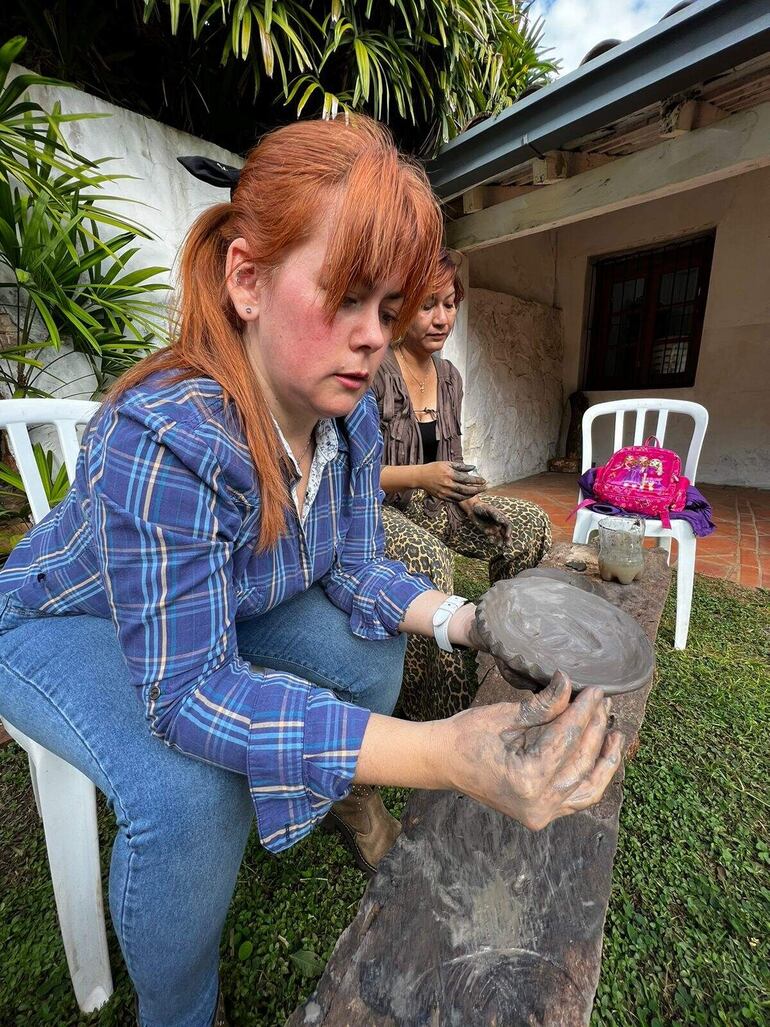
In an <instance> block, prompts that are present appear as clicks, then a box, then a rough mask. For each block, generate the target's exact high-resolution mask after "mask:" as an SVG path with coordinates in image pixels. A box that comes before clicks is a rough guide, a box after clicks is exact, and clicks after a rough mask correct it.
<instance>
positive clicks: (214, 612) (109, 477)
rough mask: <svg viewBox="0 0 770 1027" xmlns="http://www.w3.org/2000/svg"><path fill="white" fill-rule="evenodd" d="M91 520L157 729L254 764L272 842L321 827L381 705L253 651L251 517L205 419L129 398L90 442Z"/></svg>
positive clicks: (134, 671)
mask: <svg viewBox="0 0 770 1027" xmlns="http://www.w3.org/2000/svg"><path fill="white" fill-rule="evenodd" d="M89 499H90V504H91V523H92V527H93V532H94V536H95V542H96V547H97V551H98V557H99V564H100V571H101V575H102V578H103V581H104V587H105V591H106V594H107V598H108V602H109V605H110V610H111V613H112V617H113V621H114V623H115V627H116V631H117V636H118V640H119V642H120V645H121V648H122V651H123V655H124V658H125V661H126V664H127V666H128V669H129V673H130V676H131V680H132V682H133V684H134V685H135V686H136V688H137V690H138V692H139V693H140V695H141V698H142V701H143V702H144V705H145V708H146V712H147V717H148V720H149V722H150V725H151V730H152V731H153V733H154V734H157V735H158V736H159V737H161V738H162V739H164V741H166V742H167V743H168V744H170V745H172V746H174V747H175V748H177V749H179V750H180V751H182V752H184V753H186V754H187V755H189V756H193V757H195V758H197V759H201V760H204V761H206V762H209V763H213V764H215V765H216V766H220V767H223V768H226V769H227V770H231V771H235V772H237V773H241V774H246V775H247V777H248V782H249V787H250V790H251V794H252V797H253V800H254V805H255V809H256V813H257V821H258V827H259V832H260V838H261V840H262V843H263V844H264V845H265V846H266V847H267V848H270V849H272V850H274V851H278V850H280V849H284V848H286V847H288V846H289V845H292V844H293V843H294V842H296V841H298V840H299V839H300V838H301V837H303V835H305V834H307V833H308V832H309V831H310V830H311V829H312V828H313V826H314V825H315V824H316V823H317V821H318V820H319V819H320V818H321V817H322V816H324V814H325V813H326V812H327V811H328V809H329V806H330V805H331V803H332V802H335V801H337V800H338V799H340V798H342V797H344V795H346V794H347V792H348V790H349V788H350V785H351V784H352V779H353V774H354V772H355V767H356V762H357V759H358V752H359V750H360V747H361V744H362V741H363V735H364V731H365V729H366V724H367V721H368V717H369V713H368V711H366V710H362V709H359V708H358V707H355V706H351V705H350V704H347V703H343V702H340V701H339V700H338V699H337V698H336V697H335V696H334V695H333V694H332V693H331V692H329V691H326V690H324V689H319V688H315V687H314V686H311V685H310V684H309V683H308V682H307V681H304V680H302V679H301V678H299V677H296V676H295V675H292V674H289V673H283V672H277V671H270V670H262V671H259V670H256V669H254V668H252V667H250V666H249V665H248V664H247V663H245V662H244V661H243V660H241V659H240V658H239V656H238V652H237V641H236V634H235V612H236V599H235V591H234V585H233V581H232V554H233V547H234V544H235V541H236V538H237V532H238V527H239V524H240V515H239V512H238V509H237V507H236V505H235V504H234V502H233V501H232V499H231V498H230V496H229V493H228V490H227V488H226V486H225V483H224V481H223V472H222V469H221V466H220V463H219V462H218V461H217V459H216V458H215V457H214V455H213V453H212V451H211V449H210V448H209V447H208V446H207V445H206V442H205V441H204V440H202V439H201V433H200V432H197V431H196V430H195V426H189V425H187V426H185V425H179V424H174V423H171V424H169V425H168V426H167V428H166V429H165V430H164V428H160V429H158V428H157V426H155V427H153V428H152V429H150V428H148V427H147V425H146V424H144V423H142V422H141V418H140V419H139V420H137V419H136V418H134V417H132V416H129V415H127V414H126V413H125V412H121V411H119V410H116V411H115V413H114V415H113V416H112V418H111V419H110V420H109V422H108V423H107V425H106V427H105V430H104V433H103V437H102V439H101V440H99V441H98V442H97V443H95V444H94V445H93V447H92V448H91V449H90V451H89Z"/></svg>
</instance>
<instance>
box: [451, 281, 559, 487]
mask: <svg viewBox="0 0 770 1027" xmlns="http://www.w3.org/2000/svg"><path fill="white" fill-rule="evenodd" d="M464 348H465V361H464V367H463V368H462V370H463V374H464V378H465V402H464V408H463V415H464V416H463V425H464V428H463V433H464V437H463V452H464V454H465V457H466V460H468V461H469V462H471V463H475V464H476V465H477V466H478V468H479V472H480V473H481V474H483V475H484V477H485V478H486V479H487V481H488V482H489V483H490V485H499V484H501V483H502V482H506V481H512V480H514V479H516V478H523V477H526V476H527V475H529V474H537V473H539V472H540V471H545V470H546V464H547V461H548V459H549V458H550V457H552V456H555V455H556V447H557V444H558V437H559V425H560V422H561V415H562V405H563V395H562V384H561V381H562V359H563V344H562V325H561V312H560V311H559V310H557V309H556V308H554V307H549V306H545V305H544V304H541V303H535V302H532V301H530V300H523V299H520V298H519V297H517V296H509V295H506V294H505V293H500V292H492V291H491V290H489V289H471V290H470V296H469V298H468V326H467V341H466V345H465V347H464ZM448 355H449V354H448Z"/></svg>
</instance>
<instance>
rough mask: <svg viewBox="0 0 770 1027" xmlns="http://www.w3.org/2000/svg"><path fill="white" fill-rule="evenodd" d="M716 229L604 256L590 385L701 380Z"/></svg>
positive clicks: (596, 279)
mask: <svg viewBox="0 0 770 1027" xmlns="http://www.w3.org/2000/svg"><path fill="white" fill-rule="evenodd" d="M713 252H714V233H713V232H711V233H709V234H708V235H701V236H698V237H697V238H694V239H687V240H684V241H677V242H672V243H668V244H666V245H665V246H661V247H658V248H657V249H650V250H639V251H636V252H634V253H624V254H621V255H620V256H615V257H607V258H602V259H600V260H597V261H596V262H595V263H594V265H593V271H592V279H593V280H592V284H591V307H590V310H589V315H588V360H587V364H586V375H585V384H584V388H586V389H651V388H654V389H659V388H662V389H665V388H682V387H684V386H688V385H693V384H694V383H695V370H696V367H697V365H698V350H699V349H700V339H701V332H702V330H703V315H704V312H705V309H706V297H707V294H708V283H709V274H710V272H711V258H712V255H713Z"/></svg>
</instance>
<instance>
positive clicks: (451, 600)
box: [433, 596, 468, 653]
mask: <svg viewBox="0 0 770 1027" xmlns="http://www.w3.org/2000/svg"><path fill="white" fill-rule="evenodd" d="M467 602H468V600H467V599H465V598H464V597H463V596H447V597H446V599H445V600H444V602H443V603H442V604H441V606H439V608H438V609H437V610H436V612H435V613H434V614H433V636H434V638H435V639H436V644H437V645H438V647H439V649H442V650H443V651H444V652H445V653H453V652H454V648H453V646H452V643H451V642H450V641H449V622H450V621H451V619H452V617H453V615H454V614H455V613H456V612H457V611H458V610H459V609H460V607H461V606H465V604H466V603H467Z"/></svg>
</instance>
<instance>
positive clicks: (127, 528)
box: [0, 118, 620, 1027]
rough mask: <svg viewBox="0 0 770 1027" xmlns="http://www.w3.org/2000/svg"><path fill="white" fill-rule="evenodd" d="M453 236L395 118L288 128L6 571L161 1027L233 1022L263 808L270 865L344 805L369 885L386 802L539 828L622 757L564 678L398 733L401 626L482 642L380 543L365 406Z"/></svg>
mask: <svg viewBox="0 0 770 1027" xmlns="http://www.w3.org/2000/svg"><path fill="white" fill-rule="evenodd" d="M440 232H441V220H440V216H439V212H438V209H437V206H436V203H435V201H434V199H433V197H432V195H431V193H430V189H429V187H428V185H427V182H426V180H425V177H424V175H423V174H422V172H421V171H419V170H418V169H417V168H416V167H415V166H414V165H413V164H411V163H409V162H407V161H405V160H402V159H401V158H399V156H398V154H397V153H396V151H395V150H394V148H393V146H392V144H391V142H390V140H389V138H388V137H387V135H386V133H385V132H384V130H382V129H381V128H380V127H379V126H377V125H376V124H374V123H373V122H370V121H368V120H366V119H363V118H355V119H352V120H351V121H350V123H346V122H345V121H334V122H304V123H299V124H295V125H291V126H289V127H286V128H282V129H280V130H278V131H276V132H275V133H273V134H271V135H268V136H266V137H265V138H264V139H263V140H262V141H261V142H260V143H259V144H258V145H257V146H256V148H255V149H254V150H253V151H252V152H251V153H250V154H249V157H248V159H247V161H246V165H245V167H244V169H243V172H242V174H241V176H240V180H239V182H238V184H237V186H236V188H235V190H234V194H233V198H232V202H231V203H226V204H218V205H216V206H214V207H212V208H211V209H210V210H208V211H206V212H205V213H204V214H202V215H201V216H200V217H199V218H198V220H197V221H196V222H195V224H194V225H193V227H192V229H191V231H190V233H189V235H188V238H187V241H186V243H185V247H184V251H183V255H182V262H181V306H180V310H179V316H178V322H177V326H176V329H175V333H174V338H173V342H172V344H171V345H170V346H169V347H168V348H167V349H165V350H163V351H160V352H158V353H156V354H153V355H152V356H151V357H149V358H148V359H147V360H146V361H145V362H144V363H143V364H141V365H140V366H139V367H137V368H136V369H135V370H134V371H132V372H131V373H130V374H129V375H128V376H127V377H126V378H125V379H123V380H122V381H121V382H119V383H118V385H117V387H116V389H115V390H114V392H113V393H112V395H111V396H109V397H108V399H107V401H106V402H105V404H104V405H103V406H102V408H101V409H100V411H99V412H98V413H97V414H96V416H95V418H94V420H93V421H92V423H91V424H90V425H89V428H88V431H87V434H86V437H85V439H84V444H83V448H82V450H81V453H80V457H79V461H78V466H77V473H76V480H75V482H74V483H73V486H72V489H71V491H70V492H69V494H68V496H67V497H66V499H65V500H64V501H63V502H62V503H61V504H60V505H59V506H58V507H57V508H56V509H55V510H53V511H52V512H51V514H50V515H49V516H48V517H46V518H45V520H43V521H42V522H41V523H40V524H39V525H38V526H37V527H36V528H35V529H34V530H33V531H32V532H31V533H30V534H29V535H28V536H26V538H25V539H23V540H22V542H20V543H19V545H18V547H17V548H16V549H15V550H14V552H13V553H12V555H11V558H10V559H9V561H8V563H7V565H6V567H5V569H4V570H3V571H2V573H0V713H2V714H3V716H7V717H8V719H9V720H10V721H11V722H12V723H13V724H14V725H16V726H17V727H18V728H19V729H20V730H22V731H23V732H25V733H26V734H28V735H29V736H31V737H32V738H34V739H36V740H37V741H39V742H40V743H41V744H43V745H44V746H46V747H47V748H49V749H51V750H52V751H54V752H56V753H58V754H59V755H60V756H61V757H62V758H64V759H65V760H67V761H68V762H70V763H72V764H74V765H75V766H77V767H79V768H80V769H81V770H82V771H83V773H85V774H86V775H87V776H88V777H90V778H91V780H93V781H94V782H95V783H96V785H97V786H98V787H99V788H100V789H101V790H102V791H103V792H104V793H105V794H106V795H107V797H108V800H109V802H110V804H111V807H112V809H113V810H114V813H115V817H116V820H117V824H118V832H117V836H116V840H115V844H114V848H113V857H112V866H111V873H110V908H111V913H112V919H113V924H114V926H115V930H116V933H117V936H118V939H119V941H120V945H121V949H122V952H123V955H124V958H125V961H126V965H127V967H128V971H129V973H130V975H131V978H132V980H133V983H134V985H135V987H136V990H137V993H138V999H139V1019H140V1023H142V1024H145V1025H153V1027H159V1025H164V1027H165V1025H168V1027H171V1025H174V1027H209V1025H210V1024H211V1023H212V1022H216V1023H217V1024H219V1023H222V1022H223V1012H222V1003H221V1000H220V999H218V979H219V978H218V958H219V940H220V935H221V931H222V926H223V924H224V919H225V915H226V912H227V907H228V904H229V902H230V898H231V895H232V890H233V887H234V884H235V879H236V875H237V873H238V867H239V865H240V860H241V856H242V853H243V848H244V845H245V843H246V837H247V835H248V832H249V828H250V825H251V823H252V821H253V817H254V813H255V812H256V820H257V829H258V832H259V837H260V840H261V842H262V844H263V845H264V846H266V847H267V848H268V849H270V850H272V851H274V852H279V851H281V850H283V849H285V848H287V847H288V846H290V845H292V844H294V843H295V842H296V841H298V840H299V839H301V838H302V837H304V836H305V835H306V834H307V833H308V832H309V831H311V830H312V829H313V828H314V827H315V826H316V825H318V824H319V823H320V822H321V821H322V820H323V819H324V818H326V817H330V818H331V820H327V823H331V824H333V825H338V826H339V827H340V828H341V829H342V830H343V831H344V833H345V835H346V837H347V839H348V841H350V842H352V843H353V844H354V847H355V849H356V854H357V857H358V858H359V860H360V861H361V864H362V865H363V866H365V867H367V868H368V869H370V870H373V869H374V867H375V866H376V863H377V861H378V860H379V858H380V857H381V855H382V854H383V852H384V851H385V850H386V849H387V847H388V846H389V844H391V843H392V841H393V839H394V837H395V836H396V834H397V833H398V825H397V824H395V822H394V821H393V820H392V818H391V817H390V816H389V815H388V814H387V812H386V811H385V810H384V807H383V806H382V803H381V801H380V800H379V798H378V796H377V792H376V790H375V787H374V786H377V785H380V784H385V783H388V784H394V785H403V786H417V787H428V788H457V789H459V790H462V791H465V792H466V793H467V794H468V795H471V796H473V797H475V798H477V799H479V800H480V801H482V802H486V803H488V804H489V805H491V806H493V807H495V808H497V809H500V810H502V811H504V812H505V813H507V814H508V815H511V816H515V817H517V818H518V819H520V820H521V821H522V822H523V823H525V824H527V825H528V826H530V827H531V828H533V829H536V828H539V827H542V826H544V825H545V824H546V823H548V822H549V821H550V820H551V819H553V818H554V817H557V816H561V815H564V814H566V813H569V812H571V811H573V810H575V809H581V808H584V807H585V806H588V805H590V804H592V803H594V802H596V801H598V799H599V798H600V796H601V795H602V793H603V791H604V789H605V787H606V786H607V784H608V782H609V780H610V779H611V777H612V775H613V774H614V772H615V770H616V769H617V766H618V762H619V745H620V738H619V737H617V736H615V735H614V734H610V735H608V734H607V716H606V710H605V705H604V702H603V698H602V694H601V691H600V690H597V689H589V690H588V691H586V692H583V693H582V694H581V695H580V696H579V697H578V698H577V699H576V700H575V702H573V703H571V704H570V703H569V694H570V688H569V683H568V682H567V680H566V679H565V678H564V677H563V675H555V677H554V681H553V682H552V684H551V685H550V686H549V688H548V689H547V690H546V691H544V692H543V693H541V695H540V696H538V697H537V698H535V699H533V700H532V702H531V703H530V704H528V705H526V706H522V707H519V706H511V705H507V704H503V705H501V706H497V707H490V708H488V709H484V710H476V711H468V712H467V713H465V714H462V718H461V722H460V718H453V719H450V720H447V721H443V722H438V723H433V724H410V723H407V722H405V721H398V720H394V719H392V718H391V717H390V716H388V714H389V713H390V712H391V710H392V709H393V706H394V704H395V701H396V698H397V696H398V690H399V686H400V681H401V672H402V666H403V651H404V635H403V634H402V633H404V632H417V633H419V634H424V635H426V636H431V635H434V633H435V634H436V636H437V637H439V638H441V639H442V640H444V641H446V640H451V642H452V643H454V644H459V645H471V646H478V636H477V632H476V627H475V619H474V608H473V606H471V605H470V604H468V605H466V606H464V607H463V608H460V609H458V608H457V605H458V603H457V601H456V600H455V598H454V597H447V596H445V595H444V594H443V593H441V592H439V591H437V590H435V589H434V588H433V587H432V585H431V583H430V582H429V581H427V580H426V579H424V578H420V577H415V576H413V575H410V574H408V573H407V572H406V571H405V569H404V567H403V565H401V564H399V563H397V562H395V561H391V560H387V559H386V558H385V556H384V554H383V533H382V521H381V511H380V505H379V501H378V490H379V474H380V450H381V441H380V437H379V419H378V416H377V410H376V406H375V404H374V401H373V399H372V397H371V396H368V395H367V391H368V388H369V385H370V383H371V380H372V378H373V376H374V374H375V372H376V370H377V367H378V365H379V363H380V361H381V359H382V356H383V354H384V352H385V350H386V348H387V346H388V343H389V342H390V338H391V336H392V334H393V333H394V332H396V333H399V332H400V331H402V330H403V329H404V327H405V326H406V324H407V323H408V322H409V321H410V320H411V318H412V316H413V314H414V311H415V309H416V307H417V305H418V303H419V299H420V296H421V295H423V294H424V292H425V291H426V287H427V284H428V283H429V281H430V279H431V274H432V267H433V265H434V263H435V260H436V257H437V253H438V248H439V240H440ZM535 735H537V738H535ZM164 743H165V744H164Z"/></svg>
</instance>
